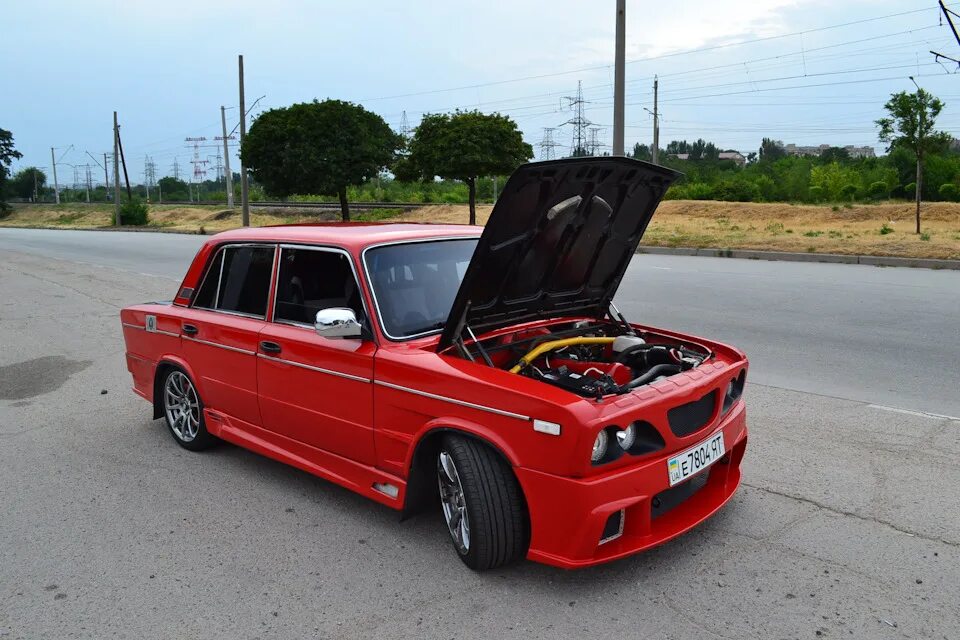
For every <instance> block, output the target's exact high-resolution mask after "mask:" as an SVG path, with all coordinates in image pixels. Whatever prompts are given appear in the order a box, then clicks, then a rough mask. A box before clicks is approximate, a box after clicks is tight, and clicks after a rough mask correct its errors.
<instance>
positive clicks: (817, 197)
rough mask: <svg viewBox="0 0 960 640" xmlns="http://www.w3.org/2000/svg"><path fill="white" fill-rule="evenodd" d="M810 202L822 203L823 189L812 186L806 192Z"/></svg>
mask: <svg viewBox="0 0 960 640" xmlns="http://www.w3.org/2000/svg"><path fill="white" fill-rule="evenodd" d="M808 193H809V194H810V201H811V202H823V187H821V186H819V185H814V186H812V187H810V189H809V190H808Z"/></svg>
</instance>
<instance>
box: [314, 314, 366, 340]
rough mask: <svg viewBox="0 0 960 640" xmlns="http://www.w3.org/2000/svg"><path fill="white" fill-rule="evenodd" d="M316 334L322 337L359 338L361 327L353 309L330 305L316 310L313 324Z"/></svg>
mask: <svg viewBox="0 0 960 640" xmlns="http://www.w3.org/2000/svg"><path fill="white" fill-rule="evenodd" d="M313 327H314V329H316V331H317V335H320V336H323V337H324V338H359V337H360V335H361V333H362V332H363V327H362V326H361V325H360V323H359V322H358V321H357V314H355V313H354V312H353V309H347V308H345V307H330V308H328V309H321V310H320V311H317V317H316V321H315V322H314V325H313Z"/></svg>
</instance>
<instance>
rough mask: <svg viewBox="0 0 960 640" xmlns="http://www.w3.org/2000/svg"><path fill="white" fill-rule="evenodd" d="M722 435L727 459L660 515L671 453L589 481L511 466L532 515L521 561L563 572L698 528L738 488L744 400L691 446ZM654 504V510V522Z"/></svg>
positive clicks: (744, 442)
mask: <svg viewBox="0 0 960 640" xmlns="http://www.w3.org/2000/svg"><path fill="white" fill-rule="evenodd" d="M721 430H722V431H723V439H724V443H725V445H726V449H727V454H726V455H725V456H724V457H723V458H721V459H720V460H719V461H718V462H716V463H714V464H713V465H712V466H711V467H710V468H709V469H707V470H706V471H703V472H702V474H709V475H708V476H707V478H706V482H705V484H703V486H702V487H701V488H699V489H698V490H696V492H695V493H693V494H692V495H690V496H689V497H687V498H686V499H684V500H683V501H681V502H680V503H679V504H677V505H676V506H673V507H672V508H671V509H670V510H669V511H666V512H665V513H664V512H662V506H661V500H660V498H659V497H658V496H659V495H663V494H662V493H661V492H664V491H666V490H667V489H670V482H669V480H668V478H667V462H666V461H667V459H668V458H669V457H671V456H672V455H675V454H676V453H677V452H675V451H674V452H670V453H668V454H663V455H658V456H657V457H654V458H650V459H649V460H647V461H644V462H643V463H642V464H640V465H638V466H634V467H629V468H627V469H618V470H616V471H614V472H611V473H610V474H607V475H603V476H599V477H594V478H568V477H563V476H555V475H551V474H548V473H542V472H540V471H534V470H532V469H525V468H523V467H518V468H516V469H515V470H516V472H517V477H518V478H519V480H520V484H521V486H522V487H523V491H524V494H525V496H526V498H527V507H528V509H529V513H530V533H531V537H530V550H529V551H528V553H527V558H529V559H530V560H534V561H536V562H542V563H544V564H550V565H554V566H557V567H562V568H565V569H575V568H579V567H587V566H591V565H595V564H600V563H603V562H609V561H611V560H616V559H618V558H623V557H625V556H628V555H631V554H634V553H638V552H640V551H643V550H645V549H649V548H651V547H655V546H657V545H659V544H663V543H664V542H666V541H667V540H670V539H671V538H674V537H676V536H678V535H680V534H682V533H684V532H686V531H688V530H690V529H692V528H693V527H695V526H697V525H698V524H700V523H701V522H703V521H704V520H706V519H707V518H709V517H710V516H711V515H713V514H714V513H715V512H716V511H717V510H718V509H720V507H722V506H723V505H724V504H726V503H727V501H728V500H730V498H731V497H732V496H733V494H734V492H735V491H736V490H737V487H738V486H739V484H740V462H741V460H743V454H744V451H745V450H746V447H747V423H746V409H745V408H744V403H743V402H742V401H741V402H738V403H737V405H736V406H734V408H733V409H732V410H731V411H730V413H729V414H728V415H726V416H724V418H723V420H722V421H721V422H720V424H719V425H718V426H717V427H716V428H714V429H712V430H711V431H709V432H703V433H701V434H698V435H697V438H696V439H695V441H696V442H699V441H701V440H705V439H707V438H708V437H710V436H711V435H712V434H715V433H717V432H718V431H721ZM691 444H692V443H691ZM702 474H701V475H702ZM695 480H696V481H698V483H699V482H702V478H701V479H698V478H697V477H696V476H694V478H691V479H688V480H687V481H686V482H684V483H683V484H681V485H677V487H683V486H684V485H686V484H687V483H691V482H693V481H695ZM677 487H675V488H674V489H676V488H677ZM655 502H656V503H657V505H658V507H660V515H657V516H654V511H655V508H654V503H655ZM621 510H623V514H624V515H623V523H622V527H623V533H622V535H620V536H619V537H617V538H615V539H612V540H609V541H608V542H605V543H603V544H601V543H600V540H601V538H602V537H604V534H603V531H604V526H605V525H606V524H607V520H608V519H609V518H610V516H611V515H613V514H615V513H617V512H619V511H621Z"/></svg>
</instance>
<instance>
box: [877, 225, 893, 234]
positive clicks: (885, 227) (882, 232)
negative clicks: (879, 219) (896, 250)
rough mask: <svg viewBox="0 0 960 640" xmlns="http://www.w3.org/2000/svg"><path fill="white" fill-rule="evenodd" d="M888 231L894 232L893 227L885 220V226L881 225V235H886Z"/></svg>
mask: <svg viewBox="0 0 960 640" xmlns="http://www.w3.org/2000/svg"><path fill="white" fill-rule="evenodd" d="M888 233H893V227H891V226H890V225H888V224H887V223H886V222H884V223H883V226H882V227H880V235H882V236H885V235H887V234H888Z"/></svg>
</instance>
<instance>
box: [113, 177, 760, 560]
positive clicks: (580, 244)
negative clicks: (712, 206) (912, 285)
mask: <svg viewBox="0 0 960 640" xmlns="http://www.w3.org/2000/svg"><path fill="white" fill-rule="evenodd" d="M676 176H677V174H676V173H674V172H673V171H671V170H669V169H666V168H663V167H658V166H654V165H651V164H647V163H643V162H639V161H635V160H631V159H627V158H587V159H569V160H560V161H552V162H541V163H534V164H529V165H525V166H523V167H521V168H519V169H518V170H517V171H516V172H515V173H514V175H513V176H512V177H511V178H510V180H509V181H508V183H507V185H506V187H505V189H504V191H503V194H502V195H501V197H500V199H499V200H498V202H497V204H496V206H495V207H494V210H493V213H492V215H491V217H490V221H489V222H488V224H487V225H486V227H485V228H484V229H483V232H482V233H481V232H480V230H479V229H477V228H475V227H469V226H457V225H414V224H311V225H294V226H281V227H266V228H257V229H237V230H235V231H229V232H226V233H221V234H218V235H216V236H214V237H212V238H211V239H210V240H208V241H207V243H206V244H204V246H203V247H202V248H201V249H200V251H199V252H198V253H197V256H196V258H195V259H194V261H193V264H192V265H191V266H190V269H189V271H188V272H187V275H186V277H185V278H184V280H183V284H182V285H181V287H180V289H179V292H178V293H177V296H176V298H175V299H174V300H173V301H172V302H156V303H149V304H141V305H136V306H132V307H129V308H126V309H124V310H123V311H122V312H121V320H122V323H123V334H124V338H125V340H126V355H127V367H128V368H129V370H130V373H131V374H132V375H133V384H134V391H136V392H137V393H138V394H139V395H141V396H143V398H145V399H146V400H148V401H149V402H151V403H153V412H154V417H155V418H161V417H163V418H165V419H166V423H167V426H168V427H169V429H170V432H171V433H172V434H173V437H174V439H175V440H176V441H177V443H178V444H180V445H181V446H183V447H185V448H187V449H191V450H200V449H204V448H206V447H208V446H209V445H211V444H213V443H215V442H216V441H217V440H218V439H222V440H227V441H229V442H232V443H235V444H237V445H240V446H241V447H246V448H248V449H250V450H252V451H256V452H259V453H262V454H264V455H266V456H269V457H271V458H274V459H276V460H280V461H282V462H285V463H288V464H290V465H293V466H295V467H298V468H300V469H303V470H305V471H308V472H310V473H313V474H315V475H317V476H320V477H321V478H325V479H327V480H330V481H332V482H336V483H338V484H341V485H343V486H345V487H348V488H349V489H352V490H353V491H356V492H357V493H360V494H363V495H365V496H368V497H370V498H372V499H373V500H376V501H377V502H380V503H382V504H385V505H387V506H389V507H392V508H394V509H397V510H399V511H401V512H402V513H403V514H404V515H405V516H406V515H408V514H412V513H414V512H417V511H419V510H422V509H424V508H425V507H429V506H431V505H432V504H435V503H436V502H439V503H440V505H441V507H442V510H443V514H444V516H445V519H446V523H447V526H448V529H449V532H450V536H451V538H452V540H453V546H454V548H455V549H456V551H457V553H458V554H459V556H460V558H461V559H462V560H463V561H464V562H465V563H466V564H467V565H468V566H469V567H471V568H473V569H477V570H480V569H489V568H491V567H496V566H499V565H502V564H504V563H507V562H510V561H513V560H516V559H518V558H521V557H523V556H526V557H527V558H529V559H531V560H536V561H538V562H544V563H547V564H551V565H556V566H559V567H566V568H574V567H585V566H589V565H594V564H598V563H601V562H606V561H609V560H614V559H616V558H622V557H624V556H627V555H630V554H633V553H636V552H638V551H641V550H643V549H647V548H650V547H652V546H654V545H658V544H661V543H663V542H665V541H666V540H669V539H671V538H673V537H675V536H677V535H679V534H681V533H683V532H685V531H687V530H688V529H690V528H692V527H694V526H696V525H697V524H698V523H700V522H702V521H703V520H705V519H706V518H708V517H709V516H710V515H711V514H713V513H714V512H716V511H717V510H718V509H719V508H720V507H721V506H723V505H724V503H726V502H727V501H728V500H729V499H730V498H731V496H732V495H733V493H734V491H736V489H737V486H738V485H739V482H740V462H741V460H742V458H743V454H744V450H745V448H746V444H747V429H746V421H745V410H744V403H743V400H742V399H741V394H742V392H743V387H744V381H745V376H746V371H747V360H746V358H745V357H744V354H743V353H741V352H740V351H738V350H736V349H734V348H732V347H728V346H725V345H722V344H719V343H716V342H712V341H708V340H704V339H702V338H696V337H693V336H688V335H682V334H679V333H676V332H673V331H669V330H663V329H654V328H651V327H645V326H641V325H637V324H631V323H628V322H627V320H626V319H625V318H624V317H623V315H621V313H620V312H619V311H618V310H617V308H616V307H615V306H614V305H613V303H612V299H613V296H614V293H615V292H616V290H617V287H618V285H619V283H620V280H621V278H622V277H623V274H624V271H625V270H626V268H627V265H628V264H629V262H630V259H631V257H632V256H633V254H634V252H635V250H636V248H637V245H638V243H639V242H640V238H641V236H642V235H643V233H644V230H645V229H646V227H647V224H648V223H649V221H650V218H651V217H652V215H653V212H654V210H655V209H656V207H657V204H658V203H659V201H660V199H661V197H662V196H663V194H664V192H665V191H666V189H667V187H668V186H669V185H670V183H671V182H672V181H673V180H674V179H675V178H676Z"/></svg>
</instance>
